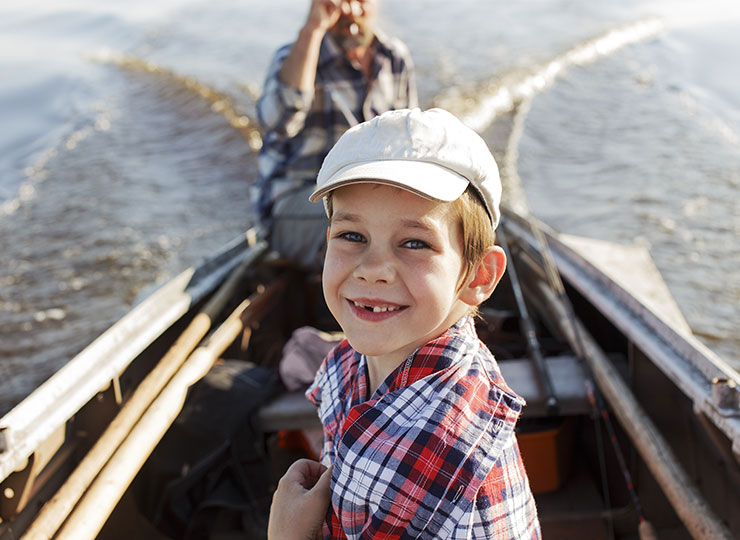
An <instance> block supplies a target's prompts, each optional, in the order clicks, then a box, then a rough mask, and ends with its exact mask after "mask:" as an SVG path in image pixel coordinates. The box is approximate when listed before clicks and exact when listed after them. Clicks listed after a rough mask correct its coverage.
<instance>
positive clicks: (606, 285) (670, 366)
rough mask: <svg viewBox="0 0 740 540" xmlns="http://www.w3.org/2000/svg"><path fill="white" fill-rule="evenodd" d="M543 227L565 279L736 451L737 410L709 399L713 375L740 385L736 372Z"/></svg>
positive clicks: (528, 238) (523, 232) (510, 223)
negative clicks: (706, 417) (632, 344)
mask: <svg viewBox="0 0 740 540" xmlns="http://www.w3.org/2000/svg"><path fill="white" fill-rule="evenodd" d="M508 217H509V218H511V217H512V216H510V215H508ZM530 219H535V218H533V217H530ZM504 224H505V225H504V226H506V227H507V229H509V230H510V231H511V234H512V235H514V236H516V237H518V238H519V239H520V240H522V241H524V242H526V243H528V244H529V245H531V246H536V244H537V242H536V239H535V237H534V234H532V232H531V231H530V230H528V229H527V226H526V225H524V224H522V223H521V222H520V221H519V220H518V219H517V218H514V219H506V220H505V221H504ZM542 229H543V231H544V234H545V235H546V237H547V241H548V243H549V246H550V248H551V251H552V254H553V258H554V260H555V262H556V265H557V267H558V269H559V271H560V272H561V274H562V275H563V277H564V278H565V280H566V281H567V282H568V283H569V284H570V285H571V286H572V287H573V288H574V289H575V290H577V291H578V292H579V293H580V294H581V295H583V296H584V298H586V300H587V301H589V302H590V303H592V304H593V305H594V306H595V307H596V308H597V309H598V311H599V312H600V313H601V314H602V315H603V316H604V317H606V318H607V319H608V320H609V321H610V322H611V323H612V324H614V326H615V327H616V328H617V329H618V330H619V331H620V332H621V333H622V334H623V335H625V336H626V337H627V338H628V339H629V340H630V341H631V342H632V343H634V344H635V345H636V346H637V347H638V348H639V349H640V350H642V351H643V352H644V353H645V354H646V355H647V356H648V357H649V358H650V360H651V361H652V362H653V363H654V364H655V365H656V367H658V369H660V370H661V372H662V373H663V374H664V375H665V376H666V377H668V378H669V379H670V380H671V381H673V383H674V384H676V386H678V388H679V389H680V390H681V391H682V392H683V393H684V394H685V395H686V396H687V397H688V398H689V399H691V400H692V402H693V404H694V409H695V410H696V411H697V412H703V413H705V414H706V415H707V416H708V417H709V418H711V421H712V422H713V423H714V424H715V425H716V426H717V427H718V428H719V429H720V430H721V431H722V432H723V433H724V434H725V436H726V437H728V438H729V440H730V441H731V443H732V445H733V451H734V452H735V453H736V454H738V455H740V410H738V409H737V408H735V409H728V408H723V407H719V406H717V405H716V404H715V403H714V402H713V400H712V386H713V384H714V383H713V381H714V380H717V379H724V380H732V381H735V383H736V384H737V385H738V386H739V387H740V374H739V373H738V372H737V371H735V370H734V369H732V367H731V366H729V365H728V364H727V363H726V362H725V361H724V360H722V359H721V358H720V357H719V356H718V355H717V354H716V353H714V352H713V351H711V350H710V349H709V348H707V347H706V346H705V345H704V344H702V343H701V342H699V340H698V339H697V338H696V337H694V336H693V335H686V334H684V333H681V332H678V331H676V330H675V329H674V328H673V327H671V325H669V324H668V323H667V322H666V321H665V320H664V319H663V318H661V317H660V316H659V315H658V314H656V313H655V312H654V311H653V310H651V309H650V308H648V307H647V306H645V305H644V304H643V303H642V302H640V301H639V300H638V299H637V298H636V297H635V296H634V295H632V294H631V293H630V292H629V291H628V290H626V289H625V288H624V287H622V286H621V285H619V284H618V283H617V282H615V281H614V280H613V279H611V278H610V277H608V276H607V275H606V274H605V273H604V272H603V271H601V270H600V269H599V268H597V267H596V266H595V265H594V264H592V263H591V262H590V261H589V260H588V259H586V258H585V257H583V256H582V255H580V254H579V253H577V252H576V251H575V250H573V249H572V248H570V247H569V246H567V245H566V244H565V243H563V242H561V241H560V240H559V239H558V238H557V233H555V232H553V231H551V230H549V229H548V228H547V227H545V226H544V225H543V226H542ZM736 391H740V390H736Z"/></svg>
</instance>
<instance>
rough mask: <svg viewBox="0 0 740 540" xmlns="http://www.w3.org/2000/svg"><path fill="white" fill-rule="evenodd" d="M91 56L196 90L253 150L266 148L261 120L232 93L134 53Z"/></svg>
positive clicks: (103, 52) (107, 52) (105, 52)
mask: <svg viewBox="0 0 740 540" xmlns="http://www.w3.org/2000/svg"><path fill="white" fill-rule="evenodd" d="M90 59H91V60H93V61H96V62H100V63H104V64H110V65H114V66H118V67H119V68H121V69H124V70H128V71H133V72H139V73H147V74H150V75H154V76H157V77H161V78H163V79H165V80H166V81H167V82H168V83H171V84H174V85H176V86H178V87H180V88H183V89H186V90H188V91H190V92H193V93H195V94H196V95H198V96H199V97H201V98H202V99H204V100H206V101H207V102H208V103H209V104H210V105H211V110H212V111H213V112H215V113H218V114H220V115H222V116H223V117H224V118H225V119H226V120H227V121H228V122H229V124H230V125H231V127H233V128H234V129H236V130H237V131H238V132H239V133H241V134H242V136H243V137H244V140H245V141H246V142H247V144H248V145H249V148H250V149H251V150H252V151H253V152H257V151H259V149H260V148H262V136H261V134H260V130H259V127H258V124H257V121H256V120H255V119H253V118H250V117H249V116H248V115H246V114H244V113H243V112H241V111H240V109H239V107H238V106H237V104H236V100H235V99H234V98H233V97H232V96H229V95H228V94H226V93H224V92H222V91H219V90H216V89H215V88H213V87H211V86H209V85H207V84H205V83H203V82H202V81H199V80H198V79H197V78H195V77H191V76H189V75H183V74H180V73H176V72H174V71H172V70H170V69H168V68H166V67H163V66H160V65H157V64H155V63H153V62H150V61H148V60H144V59H143V58H138V57H136V56H131V55H127V54H123V53H119V52H114V51H111V50H109V49H103V50H101V51H98V52H97V53H95V54H93V55H90ZM241 89H242V90H244V91H245V94H247V95H248V96H249V97H250V98H251V99H252V100H254V101H256V99H257V97H258V96H257V95H256V94H255V92H254V90H252V89H251V88H249V87H247V86H243V87H242V88H241Z"/></svg>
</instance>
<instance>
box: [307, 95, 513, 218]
mask: <svg viewBox="0 0 740 540" xmlns="http://www.w3.org/2000/svg"><path fill="white" fill-rule="evenodd" d="M358 183H373V184H386V185H389V186H395V187H399V188H402V189H405V190H407V191H410V192H412V193H415V194H416V195H419V196H421V197H424V198H427V199H431V200H435V201H444V202H449V201H454V200H456V199H457V198H458V197H460V195H462V194H463V192H464V191H465V189H467V187H468V185H472V186H473V187H474V188H475V189H476V191H477V192H478V194H479V195H480V197H481V199H482V200H483V202H484V204H485V206H486V210H487V211H488V215H489V216H490V218H491V223H492V224H493V228H494V229H495V228H496V226H497V225H498V222H499V218H500V216H501V214H500V211H499V203H500V201H501V180H500V178H499V174H498V167H497V166H496V161H495V160H494V159H493V156H492V155H491V152H490V150H489V149H488V146H487V145H486V143H485V142H484V141H483V139H481V137H480V136H479V135H478V134H477V133H476V132H475V131H473V130H472V129H470V128H469V127H467V126H465V125H464V124H463V123H462V122H460V120H458V119H457V118H456V117H455V116H453V115H452V114H450V113H449V112H447V111H445V110H443V109H430V110H428V111H421V110H420V109H399V110H395V111H389V112H386V113H383V114H381V115H380V116H377V117H375V118H373V119H372V120H369V121H367V122H363V123H362V124H359V125H356V126H354V127H352V128H350V129H349V130H347V131H346V132H345V133H344V135H342V136H341V137H340V138H339V140H338V141H337V143H336V144H335V145H334V147H333V148H332V149H331V151H330V152H329V154H328V155H327V156H326V158H325V159H324V163H323V165H322V166H321V170H319V175H318V178H317V179H316V189H315V190H314V192H313V193H311V196H310V197H309V199H310V200H311V201H312V202H318V201H320V200H321V199H322V198H323V197H325V196H326V195H328V194H329V192H331V191H332V190H334V189H336V188H338V187H342V186H346V185H348V184H358Z"/></svg>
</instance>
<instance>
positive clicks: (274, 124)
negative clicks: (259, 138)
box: [257, 0, 341, 137]
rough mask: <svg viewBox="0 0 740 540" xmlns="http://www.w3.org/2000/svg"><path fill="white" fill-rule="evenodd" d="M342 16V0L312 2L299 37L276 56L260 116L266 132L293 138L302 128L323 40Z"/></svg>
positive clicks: (311, 98) (265, 89)
mask: <svg viewBox="0 0 740 540" xmlns="http://www.w3.org/2000/svg"><path fill="white" fill-rule="evenodd" d="M340 13H341V8H340V1H339V0H312V1H311V7H310V9H309V12H308V17H307V18H306V22H305V24H304V25H303V27H302V28H301V30H300V31H299V32H298V38H297V39H296V41H295V42H294V43H293V45H291V46H290V48H289V49H288V50H287V55H286V51H285V50H284V49H281V50H280V51H278V52H277V54H276V55H275V58H274V59H273V62H272V65H271V66H270V68H269V71H268V74H267V79H266V81H265V85H264V89H263V92H262V96H261V97H260V99H259V101H258V102H257V115H258V118H259V120H260V123H261V124H262V127H263V128H264V129H265V130H266V131H273V132H276V133H278V134H281V135H284V136H287V137H293V136H295V135H296V134H297V133H298V132H300V131H301V130H302V129H303V126H304V122H305V119H306V112H307V111H308V109H309V107H310V106H311V102H312V100H313V93H314V84H315V82H316V68H317V66H318V62H319V51H320V49H321V41H322V40H323V39H324V36H325V35H326V32H327V31H328V30H329V29H330V28H331V27H332V26H334V24H335V23H336V22H337V20H338V19H339V15H340Z"/></svg>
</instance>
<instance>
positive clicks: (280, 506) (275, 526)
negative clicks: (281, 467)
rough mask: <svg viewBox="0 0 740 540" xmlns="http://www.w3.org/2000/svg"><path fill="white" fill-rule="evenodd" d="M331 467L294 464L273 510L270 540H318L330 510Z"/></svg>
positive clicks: (277, 493) (305, 462)
mask: <svg viewBox="0 0 740 540" xmlns="http://www.w3.org/2000/svg"><path fill="white" fill-rule="evenodd" d="M330 480H331V467H330V468H328V469H327V468H326V467H324V466H323V465H322V464H321V463H317V462H316V461H312V460H310V459H300V460H298V461H296V462H295V463H293V464H292V465H291V466H290V467H289V468H288V470H287V472H286V473H285V475H284V476H283V477H282V478H281V479H280V482H279V483H278V488H277V490H276V491H275V495H273V497H272V506H271V507H270V520H269V524H268V527H267V538H268V540H314V539H315V538H321V527H322V524H323V523H324V517H325V516H326V510H327V508H329V498H330V491H329V481H330Z"/></svg>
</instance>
